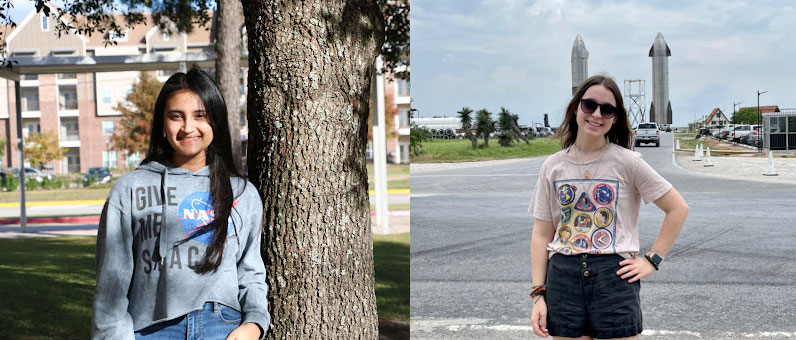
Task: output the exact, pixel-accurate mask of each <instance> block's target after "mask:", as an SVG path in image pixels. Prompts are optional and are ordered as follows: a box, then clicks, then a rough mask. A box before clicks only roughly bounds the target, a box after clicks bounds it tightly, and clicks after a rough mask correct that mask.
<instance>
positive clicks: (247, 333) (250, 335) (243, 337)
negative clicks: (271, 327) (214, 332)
mask: <svg viewBox="0 0 796 340" xmlns="http://www.w3.org/2000/svg"><path fill="white" fill-rule="evenodd" d="M259 338H260V326H257V324H255V323H253V322H246V323H243V324H241V325H240V326H238V328H235V330H234V331H232V333H229V335H228V336H227V339H226V340H257V339H259Z"/></svg>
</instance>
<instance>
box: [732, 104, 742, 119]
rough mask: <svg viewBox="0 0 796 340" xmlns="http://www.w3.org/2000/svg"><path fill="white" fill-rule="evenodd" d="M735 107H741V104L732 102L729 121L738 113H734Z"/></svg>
mask: <svg viewBox="0 0 796 340" xmlns="http://www.w3.org/2000/svg"><path fill="white" fill-rule="evenodd" d="M736 105H737V106H741V102H737V103H736V102H733V103H732V117H730V120H732V118H735V114H736V113H737V112H738V111H735V106H736Z"/></svg>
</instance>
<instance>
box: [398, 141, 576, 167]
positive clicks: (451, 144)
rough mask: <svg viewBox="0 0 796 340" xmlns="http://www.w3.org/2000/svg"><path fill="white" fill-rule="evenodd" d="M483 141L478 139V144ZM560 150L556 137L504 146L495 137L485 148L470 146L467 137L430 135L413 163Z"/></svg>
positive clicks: (544, 152) (503, 156)
mask: <svg viewBox="0 0 796 340" xmlns="http://www.w3.org/2000/svg"><path fill="white" fill-rule="evenodd" d="M483 142H484V140H483V139H479V140H478V143H479V145H480V144H482V143H483ZM558 150H561V145H560V143H559V140H558V139H552V138H536V139H533V140H531V145H527V144H525V142H523V141H519V142H517V141H515V142H514V146H511V147H503V146H500V144H498V140H497V138H491V139H490V140H489V147H488V148H477V149H475V150H473V148H472V143H470V141H469V140H466V139H447V140H443V139H432V140H428V141H425V142H423V155H421V156H412V163H438V162H467V161H486V160H493V159H510V158H524V157H536V156H544V155H550V154H553V153H555V152H557V151H558Z"/></svg>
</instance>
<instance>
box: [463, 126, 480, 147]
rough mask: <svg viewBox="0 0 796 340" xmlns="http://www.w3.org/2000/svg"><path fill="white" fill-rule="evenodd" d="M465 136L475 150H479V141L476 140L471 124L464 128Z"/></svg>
mask: <svg viewBox="0 0 796 340" xmlns="http://www.w3.org/2000/svg"><path fill="white" fill-rule="evenodd" d="M464 135H465V137H467V139H469V140H470V143H472V144H473V150H475V149H477V148H478V139H477V138H476V136H475V135H473V131H472V127H471V126H470V124H467V125H465V126H464Z"/></svg>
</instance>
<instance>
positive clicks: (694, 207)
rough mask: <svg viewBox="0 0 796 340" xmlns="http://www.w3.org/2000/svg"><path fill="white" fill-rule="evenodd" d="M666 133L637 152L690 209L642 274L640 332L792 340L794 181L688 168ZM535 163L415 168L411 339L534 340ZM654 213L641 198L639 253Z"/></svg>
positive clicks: (653, 227) (795, 328)
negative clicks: (654, 266) (660, 256)
mask: <svg viewBox="0 0 796 340" xmlns="http://www.w3.org/2000/svg"><path fill="white" fill-rule="evenodd" d="M672 141H673V140H672V137H671V134H664V138H663V140H662V143H661V146H660V147H658V148H656V147H654V146H642V147H640V148H638V149H637V151H639V152H641V153H642V155H643V157H644V159H645V160H646V161H647V162H648V163H649V164H650V165H651V166H652V167H653V168H655V169H656V170H657V171H658V172H659V173H660V174H661V175H663V176H664V177H665V178H667V179H668V180H669V181H670V182H671V183H672V184H673V185H674V186H675V188H677V189H678V190H679V191H680V192H681V193H682V194H683V196H684V197H685V199H686V201H687V202H688V204H689V206H690V208H691V211H690V214H689V217H688V220H687V221H686V224H685V225H684V227H683V231H682V233H681V235H680V237H679V239H678V240H677V242H676V243H675V245H674V247H673V248H672V250H671V252H670V254H669V256H668V257H667V259H666V261H665V264H664V265H663V266H662V268H661V271H659V272H657V273H655V274H654V275H652V276H650V277H648V278H646V279H645V280H643V283H642V290H641V295H642V309H643V312H644V329H645V331H644V333H643V334H644V336H643V338H644V339H793V338H796V322H794V320H796V307H793V306H796V280H794V279H793V278H794V277H796V263H795V262H794V261H793V260H792V254H793V251H794V249H796V247H795V246H794V240H796V222H794V221H796V181H794V182H792V183H791V182H787V181H779V180H778V181H770V180H755V179H745V178H743V177H742V176H741V177H739V176H736V177H732V178H725V177H722V176H723V175H724V174H726V173H727V171H725V170H721V168H719V170H718V172H721V173H723V175H722V176H716V175H711V174H704V173H696V171H694V170H690V169H689V168H688V166H685V165H682V164H680V163H683V162H685V160H684V159H680V158H676V157H673V151H672V149H673V145H672ZM685 157H688V156H687V155H686V156H685ZM543 161H544V158H533V159H523V160H509V161H499V162H498V161H496V162H481V163H472V164H459V165H434V164H428V165H427V164H418V165H413V166H412V169H411V171H412V183H411V192H412V194H411V200H412V215H411V224H412V247H411V264H412V267H411V301H412V304H411V315H412V320H411V335H412V339H528V338H535V336H534V335H533V332H532V330H531V326H530V321H529V320H530V314H531V304H530V299H529V297H528V293H529V289H530V286H531V283H530V278H531V269H530V258H529V248H530V236H531V227H532V220H531V216H530V214H529V213H527V207H528V203H529V201H530V197H531V194H532V192H533V190H534V186H535V184H536V180H537V176H538V170H539V167H540V166H541V164H542V162H543ZM688 162H691V161H690V160H688ZM694 163H697V162H694ZM690 165H691V164H689V166H690ZM716 167H718V164H717V165H716ZM739 171H742V172H744V173H749V174H750V175H751V171H749V170H739ZM756 172H757V171H756ZM759 175H760V176H762V174H759ZM783 178H784V177H783ZM780 180H781V178H780ZM662 219H663V213H662V212H661V211H660V210H659V209H658V208H657V207H656V206H655V205H653V204H649V205H644V206H642V209H641V217H640V219H639V229H640V231H639V234H640V239H641V247H642V249H648V248H649V247H650V246H651V244H652V242H653V241H654V239H655V237H656V235H657V232H658V230H659V228H660V223H661V221H662Z"/></svg>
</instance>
